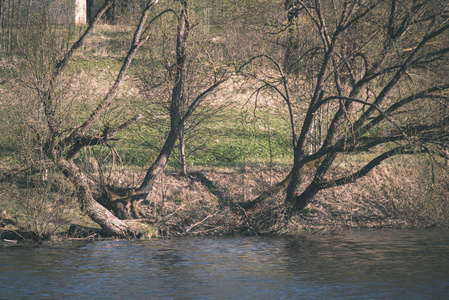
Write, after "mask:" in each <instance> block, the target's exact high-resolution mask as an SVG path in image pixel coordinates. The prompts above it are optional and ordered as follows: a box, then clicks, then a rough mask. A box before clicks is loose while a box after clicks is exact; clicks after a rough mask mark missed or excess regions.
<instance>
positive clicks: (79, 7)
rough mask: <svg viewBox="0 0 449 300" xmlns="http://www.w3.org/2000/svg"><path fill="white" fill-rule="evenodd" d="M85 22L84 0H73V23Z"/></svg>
mask: <svg viewBox="0 0 449 300" xmlns="http://www.w3.org/2000/svg"><path fill="white" fill-rule="evenodd" d="M86 23H87V4H86V0H75V24H76V25H84V24H86Z"/></svg>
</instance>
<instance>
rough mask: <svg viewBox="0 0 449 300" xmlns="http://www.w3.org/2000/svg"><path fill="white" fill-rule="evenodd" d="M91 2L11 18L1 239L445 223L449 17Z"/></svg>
mask: <svg viewBox="0 0 449 300" xmlns="http://www.w3.org/2000/svg"><path fill="white" fill-rule="evenodd" d="M96 4H97V7H96V8H97V10H98V15H97V16H92V20H91V22H90V24H88V25H82V26H80V25H75V24H74V22H73V20H72V19H73V15H72V14H71V13H67V12H71V11H73V10H74V6H73V5H74V4H73V3H72V2H71V1H66V0H64V1H12V0H11V1H5V0H3V1H1V2H0V5H1V6H0V8H1V37H0V55H1V65H0V68H1V69H0V92H1V99H0V114H1V117H2V122H1V124H0V132H1V135H0V147H1V148H0V151H1V153H0V168H1V183H0V184H1V186H0V188H1V190H0V222H1V227H2V229H1V231H0V232H2V237H3V238H11V237H12V238H14V239H20V238H24V237H28V238H31V239H38V240H42V239H49V238H56V237H58V236H61V234H64V235H66V234H69V233H68V232H69V231H70V235H71V236H73V235H74V233H75V231H77V232H78V234H80V235H84V236H86V235H88V236H98V235H100V234H103V235H108V236H111V235H113V236H126V237H130V236H132V237H139V238H146V237H151V236H174V235H187V234H194V235H198V234H212V235H229V234H274V233H277V234H295V233H298V232H300V231H301V230H336V229H341V228H352V227H385V226H387V227H391V226H394V227H447V226H448V224H449V223H448V221H447V220H449V218H448V216H449V204H448V203H449V202H448V200H449V199H448V197H449V181H448V180H449V176H448V173H447V170H448V158H449V157H448V143H449V137H448V132H449V130H448V126H449V125H448V124H449V122H448V120H449V109H448V103H449V101H448V98H447V91H448V87H449V83H448V77H449V76H447V75H448V74H447V70H448V68H447V67H448V64H447V59H448V57H447V55H448V54H447V53H448V51H449V50H448V47H449V44H448V30H449V29H448V26H449V25H448V10H447V3H446V2H445V1H434V2H432V3H428V1H394V0H392V1H290V0H287V1H262V0H246V1H236V0H221V1H218V0H216V1H213V0H204V1H105V2H104V3H100V2H99V1H96ZM75 223H76V224H80V223H81V225H83V226H79V225H77V226H74V225H73V224H75ZM84 226H89V227H97V228H101V230H94V229H92V230H90V229H87V228H86V227H84Z"/></svg>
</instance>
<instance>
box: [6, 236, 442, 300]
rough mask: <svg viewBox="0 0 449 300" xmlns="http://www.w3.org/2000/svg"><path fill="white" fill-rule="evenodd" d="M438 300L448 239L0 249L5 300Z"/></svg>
mask: <svg viewBox="0 0 449 300" xmlns="http://www.w3.org/2000/svg"><path fill="white" fill-rule="evenodd" d="M448 297H449V231H448V230H358V231H348V232H344V233H341V234H339V235H325V236H321V235H307V234H305V235H303V236H299V237H294V238H292V237H290V238H285V237H282V238H281V237H233V238H174V239H169V240H153V241H100V242H89V243H86V242H82V243H64V244H57V245H53V246H44V247H23V246H22V247H3V248H0V298H8V299H237V298H238V299H299V298H300V299H348V298H352V299H361V298H363V299H379V298H382V299H392V298H395V299H448Z"/></svg>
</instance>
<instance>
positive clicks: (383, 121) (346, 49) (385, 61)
mask: <svg viewBox="0 0 449 300" xmlns="http://www.w3.org/2000/svg"><path fill="white" fill-rule="evenodd" d="M286 8H287V9H288V17H287V20H286V27H285V28H286V29H288V28H289V27H291V26H294V28H293V29H290V30H281V31H279V32H287V37H286V41H287V42H286V48H287V51H288V53H287V54H288V55H287V56H284V59H285V58H288V59H290V60H294V61H292V62H288V63H285V62H281V60H282V59H279V58H276V57H273V56H270V55H269V54H261V55H259V56H257V57H254V58H252V59H251V60H250V61H248V62H247V63H246V64H244V65H243V66H242V67H241V69H240V71H241V72H242V73H245V74H247V75H248V76H252V77H255V78H256V79H257V80H258V81H259V82H260V83H261V84H260V86H259V88H258V89H259V90H264V89H269V90H271V91H275V93H276V94H277V95H278V96H279V97H280V98H281V99H282V100H283V101H284V103H285V105H286V112H287V114H288V116H289V118H288V119H289V120H290V123H291V135H292V148H293V153H294V158H293V166H292V168H291V172H290V173H289V175H288V176H287V177H286V178H285V179H284V180H283V181H282V182H280V183H279V184H278V185H277V186H276V187H275V188H273V189H272V190H270V191H267V192H266V193H264V194H263V195H261V196H260V197H258V198H257V199H255V200H253V201H251V202H248V203H246V204H242V205H244V207H246V208H249V207H251V206H252V205H254V204H256V203H258V202H259V201H261V200H263V199H264V198H266V197H267V196H270V195H273V194H274V193H277V192H279V191H285V192H286V196H285V204H286V206H287V210H288V211H289V212H290V213H294V212H297V211H299V210H301V209H303V208H304V207H306V206H307V204H308V203H309V202H310V201H311V199H312V198H313V197H314V196H315V195H316V194H317V193H318V192H319V191H321V190H324V189H328V188H331V187H335V186H339V185H344V184H347V183H351V182H354V181H356V180H357V179H359V178H361V177H363V176H365V175H366V174H367V173H368V172H370V171H371V170H372V169H373V168H375V167H376V166H378V165H379V164H381V163H382V162H383V161H385V160H387V159H389V158H391V157H393V156H397V155H405V154H416V153H427V154H429V155H430V157H432V158H433V159H435V161H437V162H438V161H439V160H438V158H437V157H438V156H440V157H441V156H442V157H445V159H447V158H448V157H447V154H446V153H447V149H448V147H449V114H448V112H449V110H448V105H449V99H448V91H449V81H448V80H449V76H448V73H447V70H448V59H449V54H448V52H449V39H448V38H449V34H448V33H449V20H448V7H447V4H445V1H397V0H390V1H378V0H364V1H331V2H328V1H320V0H310V1H299V0H295V1H287V5H286ZM292 34H296V35H297V36H295V45H296V47H289V46H291V44H292V39H293V38H292V36H291V35H292ZM262 62H263V63H264V64H265V65H266V63H267V62H268V63H269V64H271V65H272V66H273V68H272V69H271V70H270V71H267V70H266V69H265V72H262V71H261V72H259V73H255V72H246V70H247V69H248V66H250V65H255V64H261V63H262ZM273 74H274V75H273ZM361 152H367V153H369V155H366V157H370V159H367V160H366V161H365V162H364V163H362V164H360V165H359V167H358V168H356V169H351V170H349V171H348V170H346V173H345V174H342V172H331V170H332V169H333V168H334V167H335V166H336V165H337V162H338V161H339V159H338V158H341V157H343V156H345V157H347V156H349V155H354V154H358V153H361ZM310 172H313V173H312V176H311V177H310V175H309V176H306V175H307V173H309V174H310Z"/></svg>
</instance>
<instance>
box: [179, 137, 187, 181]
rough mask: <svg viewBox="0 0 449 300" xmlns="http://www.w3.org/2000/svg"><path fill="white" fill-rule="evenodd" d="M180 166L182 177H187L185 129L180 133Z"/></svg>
mask: <svg viewBox="0 0 449 300" xmlns="http://www.w3.org/2000/svg"><path fill="white" fill-rule="evenodd" d="M178 140H179V164H180V165H181V175H182V176H187V161H186V140H185V134H184V129H182V130H180V131H179V139H178Z"/></svg>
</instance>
